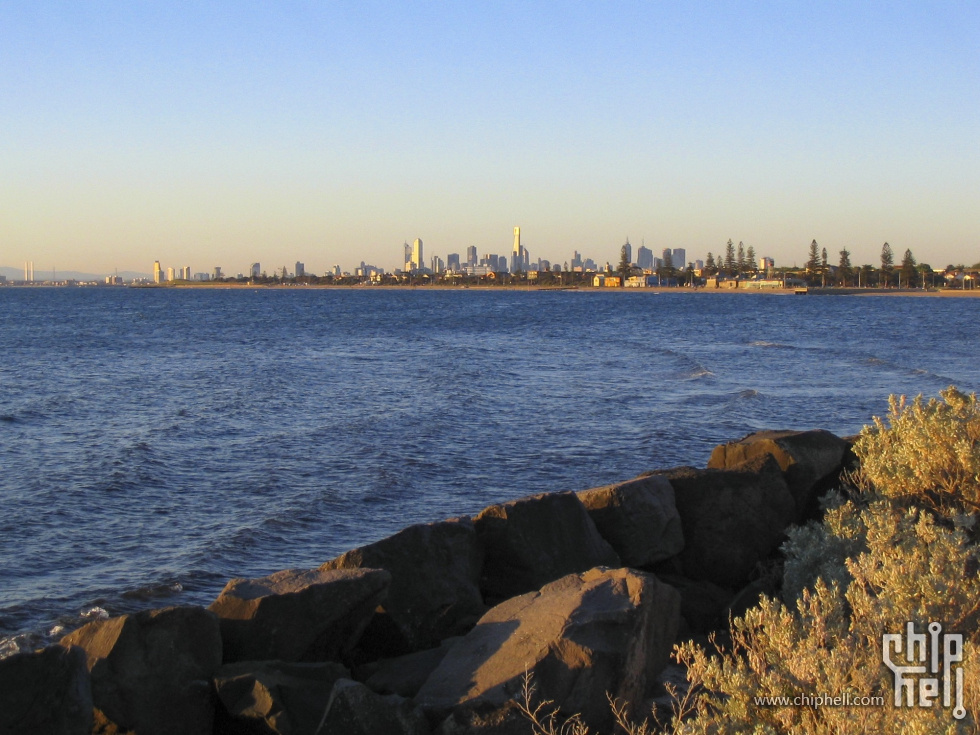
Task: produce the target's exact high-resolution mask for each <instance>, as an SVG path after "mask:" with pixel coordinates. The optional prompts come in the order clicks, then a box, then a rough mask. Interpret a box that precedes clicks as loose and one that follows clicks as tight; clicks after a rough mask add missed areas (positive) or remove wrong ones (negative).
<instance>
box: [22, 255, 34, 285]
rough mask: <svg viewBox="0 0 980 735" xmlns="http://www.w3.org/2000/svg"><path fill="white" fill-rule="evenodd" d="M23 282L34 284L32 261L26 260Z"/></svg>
mask: <svg viewBox="0 0 980 735" xmlns="http://www.w3.org/2000/svg"><path fill="white" fill-rule="evenodd" d="M24 280H25V281H27V282H28V283H34V261H33V260H28V261H26V262H25V263H24Z"/></svg>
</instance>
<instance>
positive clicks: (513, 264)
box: [510, 227, 524, 273]
mask: <svg viewBox="0 0 980 735" xmlns="http://www.w3.org/2000/svg"><path fill="white" fill-rule="evenodd" d="M523 268H524V257H523V253H521V228H520V227H515V228H514V250H513V252H512V253H511V256H510V272H511V273H517V272H518V271H519V270H523Z"/></svg>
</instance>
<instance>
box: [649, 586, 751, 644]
mask: <svg viewBox="0 0 980 735" xmlns="http://www.w3.org/2000/svg"><path fill="white" fill-rule="evenodd" d="M658 577H659V578H660V581H662V582H664V583H666V584H669V585H670V586H671V587H673V588H674V589H676V590H677V591H678V592H680V594H681V616H682V617H683V618H684V621H685V622H686V623H687V625H688V633H708V632H710V631H712V630H719V629H727V628H728V615H727V612H726V611H727V607H728V605H729V603H730V602H731V601H732V596H733V595H732V592H731V591H730V590H726V589H724V588H723V587H719V586H718V585H716V584H712V583H711V582H707V581H705V580H693V579H687V578H686V577H681V576H675V575H659V574H658Z"/></svg>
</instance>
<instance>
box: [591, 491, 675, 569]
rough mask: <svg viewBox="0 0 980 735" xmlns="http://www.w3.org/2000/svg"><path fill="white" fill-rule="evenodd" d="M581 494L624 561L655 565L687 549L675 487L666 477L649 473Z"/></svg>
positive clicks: (600, 528)
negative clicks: (675, 498) (685, 547)
mask: <svg viewBox="0 0 980 735" xmlns="http://www.w3.org/2000/svg"><path fill="white" fill-rule="evenodd" d="M577 494H578V498H579V500H581V501H582V504H583V505H584V506H585V508H586V510H588V511H589V516H590V517H591V518H592V521H593V522H594V523H595V525H596V528H597V529H599V533H600V535H601V536H602V537H603V538H604V539H605V540H606V541H608V542H609V545H610V546H612V547H613V549H614V550H615V551H616V553H617V554H619V558H620V559H621V560H622V563H623V564H625V565H627V566H631V567H641V566H646V565H648V564H654V563H656V562H658V561H661V560H662V559H667V558H669V557H671V556H674V554H677V553H679V552H680V551H681V549H683V548H684V531H683V529H682V528H681V517H680V515H679V514H678V513H677V507H676V505H675V504H674V488H673V487H672V486H671V484H670V482H668V481H667V479H666V478H664V477H661V476H659V475H646V476H642V477H637V478H635V479H633V480H627V481H626V482H620V483H617V484H615V485H606V486H605V487H597V488H592V489H591V490H582V491H581V492H579V493H577Z"/></svg>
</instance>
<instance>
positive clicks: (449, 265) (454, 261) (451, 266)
mask: <svg viewBox="0 0 980 735" xmlns="http://www.w3.org/2000/svg"><path fill="white" fill-rule="evenodd" d="M446 270H448V271H450V272H451V273H459V272H460V270H461V269H460V267H459V253H450V254H449V255H447V256H446Z"/></svg>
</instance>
